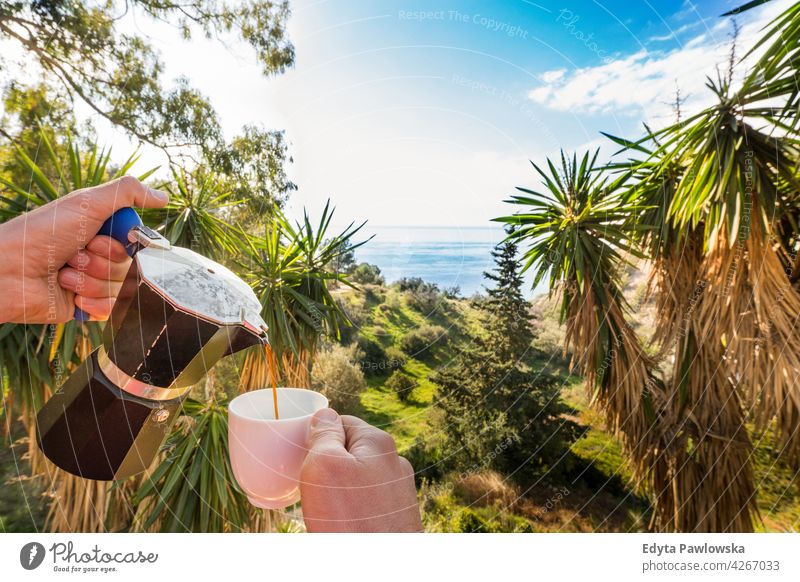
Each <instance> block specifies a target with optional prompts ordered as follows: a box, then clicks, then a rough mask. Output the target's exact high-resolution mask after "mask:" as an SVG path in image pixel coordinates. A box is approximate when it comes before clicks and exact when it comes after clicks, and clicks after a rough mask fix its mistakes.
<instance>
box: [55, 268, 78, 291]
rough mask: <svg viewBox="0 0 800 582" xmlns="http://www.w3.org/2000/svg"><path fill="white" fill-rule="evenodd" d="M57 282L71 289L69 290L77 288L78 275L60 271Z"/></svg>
mask: <svg viewBox="0 0 800 582" xmlns="http://www.w3.org/2000/svg"><path fill="white" fill-rule="evenodd" d="M59 280H60V282H61V284H62V285H64V286H66V287H71V288H74V287H77V285H78V273H76V272H75V271H62V272H61V277H59Z"/></svg>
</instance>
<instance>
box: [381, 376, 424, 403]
mask: <svg viewBox="0 0 800 582" xmlns="http://www.w3.org/2000/svg"><path fill="white" fill-rule="evenodd" d="M386 387H387V388H388V389H389V390H391V391H392V392H394V393H395V394H397V397H398V398H399V399H400V401H401V402H407V401H408V400H410V399H411V392H412V391H413V390H414V388H416V387H417V383H416V382H415V381H414V380H413V379H412V378H411V377H410V376H409V375H408V374H406V373H405V372H403V371H402V370H395V371H394V372H392V375H391V376H389V379H388V380H386Z"/></svg>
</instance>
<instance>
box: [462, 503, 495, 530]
mask: <svg viewBox="0 0 800 582" xmlns="http://www.w3.org/2000/svg"><path fill="white" fill-rule="evenodd" d="M497 531H498V530H497V529H496V527H495V525H494V524H492V523H490V522H489V521H487V520H485V519H484V518H482V517H481V516H480V515H478V513H477V512H476V511H475V510H473V509H463V510H461V513H459V514H458V517H457V518H456V519H455V523H454V524H453V532H455V533H496V532H497Z"/></svg>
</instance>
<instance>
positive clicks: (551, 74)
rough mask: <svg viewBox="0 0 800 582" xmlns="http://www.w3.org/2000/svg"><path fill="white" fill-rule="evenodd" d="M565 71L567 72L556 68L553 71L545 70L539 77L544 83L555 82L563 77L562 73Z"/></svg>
mask: <svg viewBox="0 0 800 582" xmlns="http://www.w3.org/2000/svg"><path fill="white" fill-rule="evenodd" d="M566 72H567V70H566V69H556V70H555V71H547V72H546V73H543V74H542V76H541V79H542V81H544V82H545V83H555V82H556V81H558V80H560V79H561V78H562V77H564V73H566Z"/></svg>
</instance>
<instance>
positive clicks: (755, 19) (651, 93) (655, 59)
mask: <svg viewBox="0 0 800 582" xmlns="http://www.w3.org/2000/svg"><path fill="white" fill-rule="evenodd" d="M789 4H791V2H790V1H789V0H783V1H778V2H774V3H769V4H767V5H766V7H765V8H764V9H761V10H759V11H754V15H753V16H751V17H750V20H748V21H746V22H745V23H744V24H743V25H742V27H741V31H740V37H739V41H738V47H739V49H738V50H739V53H740V54H741V53H743V52H744V51H745V50H747V49H748V48H749V47H751V46H753V44H754V42H755V40H756V39H757V38H759V36H760V35H761V33H762V28H763V27H764V26H765V25H766V24H767V23H768V22H769V21H770V20H772V19H773V18H774V17H775V15H776V14H778V13H779V12H781V11H783V10H785V9H786V8H787V7H788V6H789ZM678 30H681V29H678ZM728 30H730V23H729V21H727V20H725V21H721V20H720V21H716V22H715V24H714V26H713V27H712V28H711V29H708V30H706V32H704V33H703V34H700V35H697V36H695V37H694V38H692V39H691V40H690V41H689V42H687V43H685V44H684V45H683V46H682V47H680V48H678V49H675V50H671V51H647V50H641V51H638V52H636V53H634V54H631V55H628V56H625V57H622V58H619V59H617V60H615V61H612V62H610V63H607V64H603V65H599V66H594V67H585V68H579V69H575V70H573V71H570V72H566V73H565V72H564V70H563V69H556V70H552V71H547V72H545V73H543V74H542V75H541V76H540V78H541V79H542V81H543V83H544V84H543V85H541V86H539V87H535V88H533V89H531V90H530V91H529V93H528V97H529V98H530V99H531V100H532V101H534V102H535V103H538V104H540V105H543V106H545V107H547V108H550V109H554V110H557V111H571V112H582V113H590V114H596V113H613V114H616V115H631V116H636V117H641V118H644V119H646V120H648V121H650V122H651V123H655V124H658V122H659V121H660V120H661V121H668V120H669V119H670V118H671V115H672V109H671V108H672V105H671V102H672V101H674V98H675V92H676V88H679V89H680V92H681V95H682V97H684V98H686V100H685V101H684V105H683V107H684V110H695V109H696V108H698V107H701V106H703V105H706V104H708V103H709V102H710V100H711V99H712V98H713V96H712V95H711V94H710V92H709V90H708V89H707V88H706V87H705V83H706V77H708V76H710V77H712V78H716V68H717V66H721V67H723V68H724V67H726V66H727V59H728V53H729V50H730V37H729V34H728V32H727V31H728ZM677 32H678V31H676V33H677ZM738 71H739V73H740V74H742V73H743V71H744V67H739V68H738Z"/></svg>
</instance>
